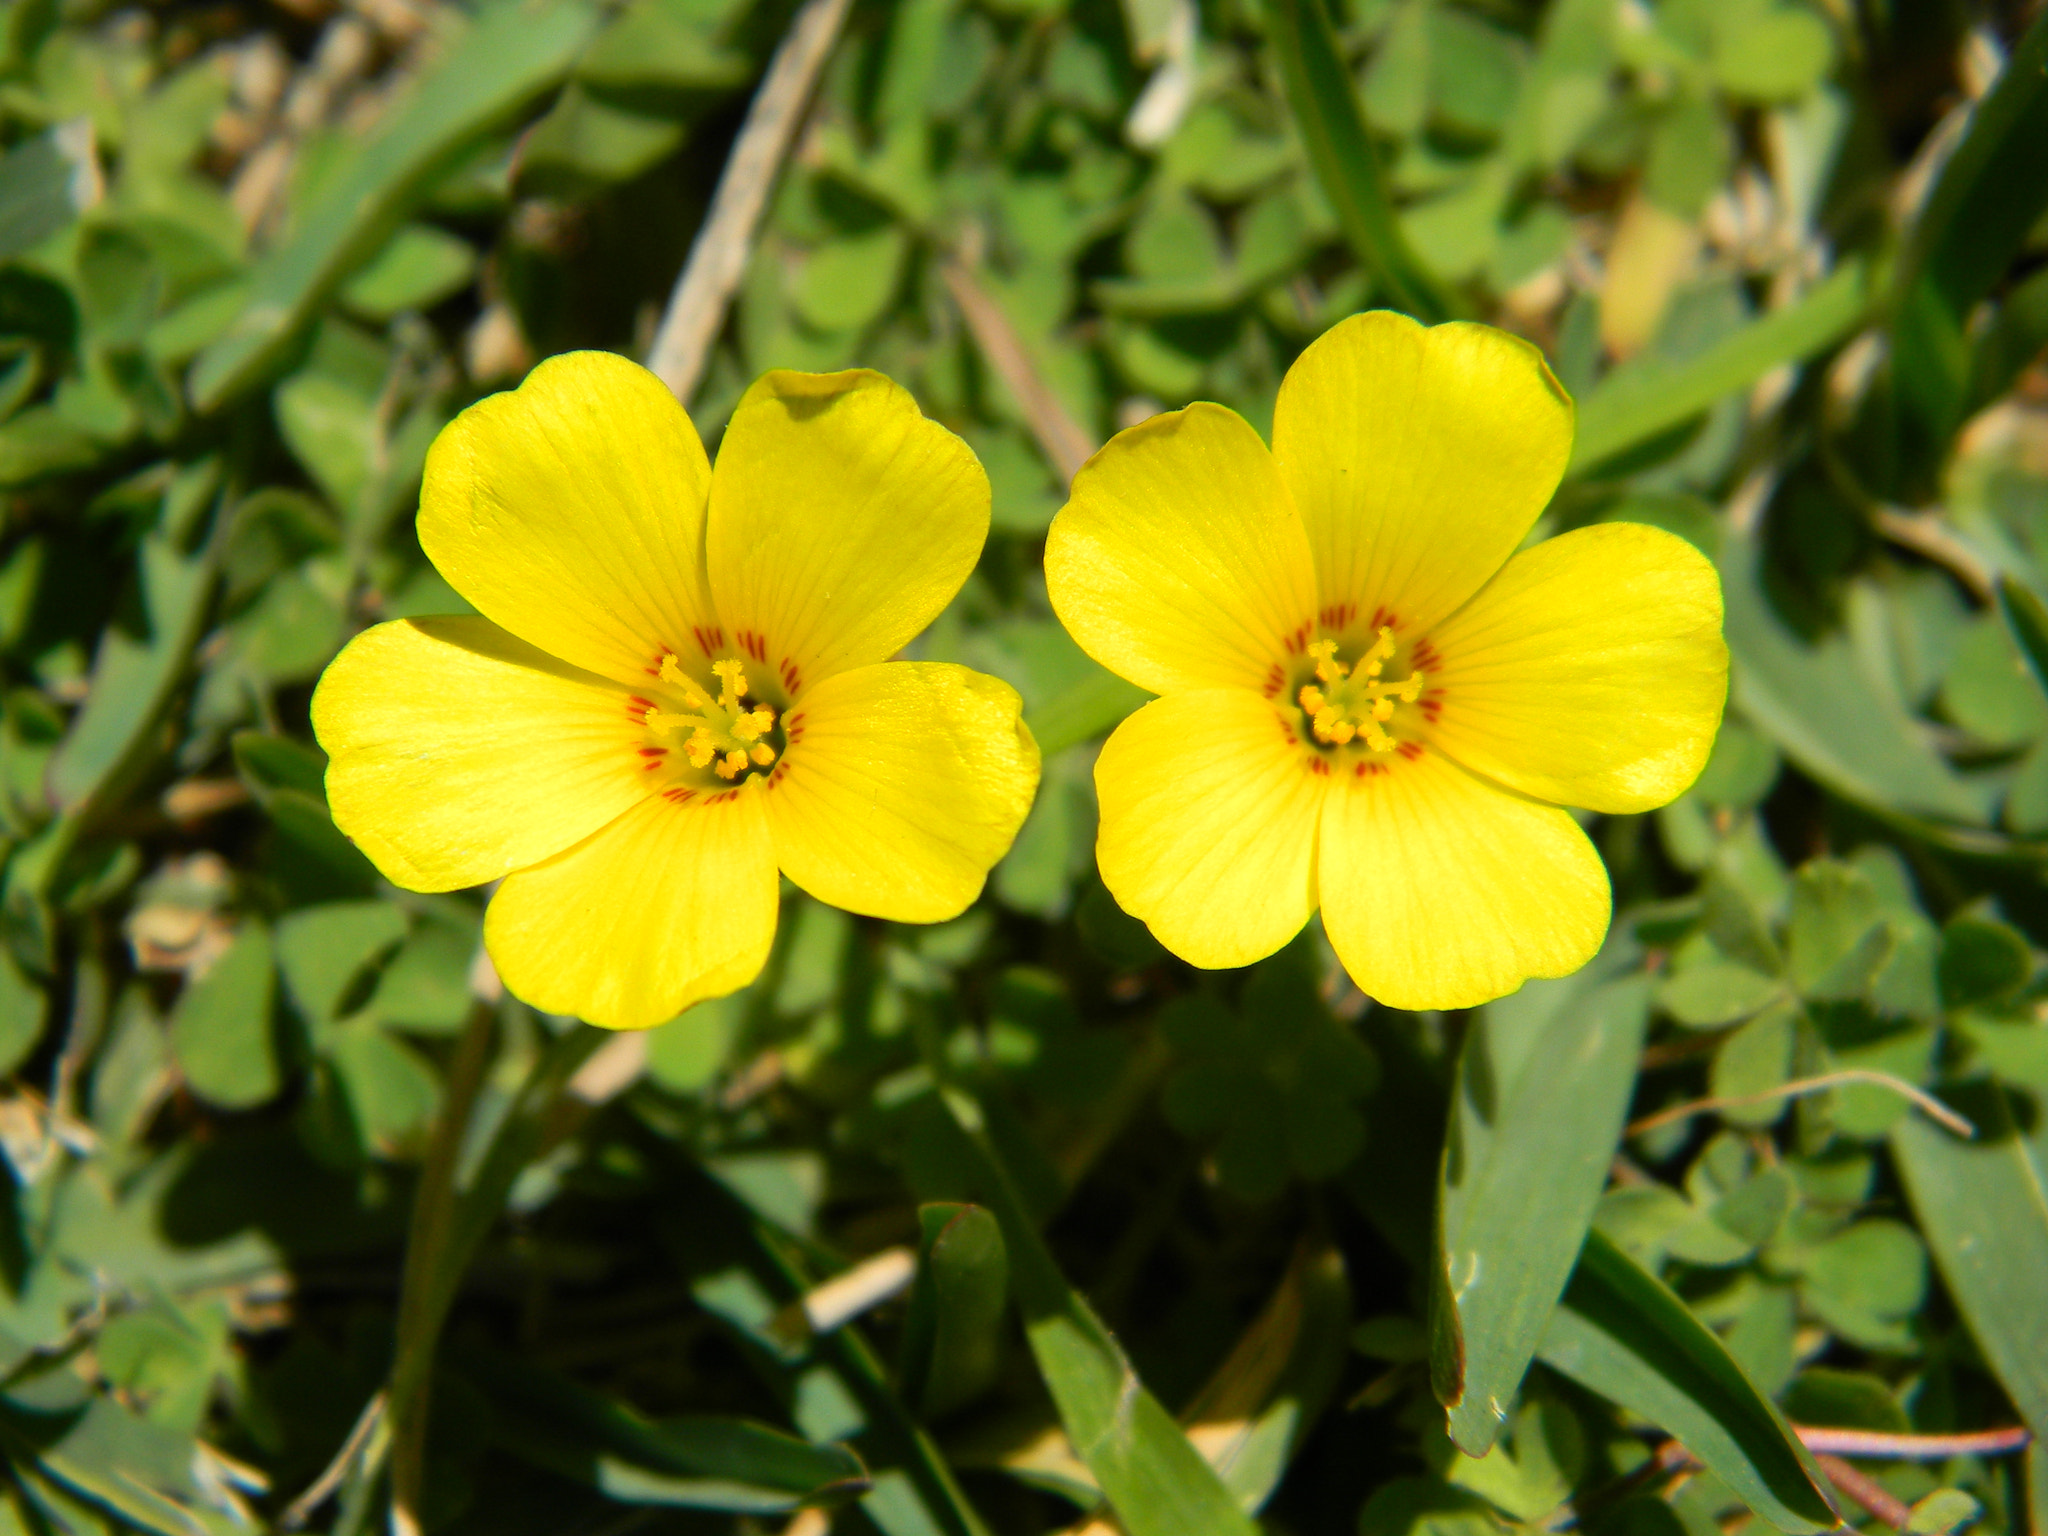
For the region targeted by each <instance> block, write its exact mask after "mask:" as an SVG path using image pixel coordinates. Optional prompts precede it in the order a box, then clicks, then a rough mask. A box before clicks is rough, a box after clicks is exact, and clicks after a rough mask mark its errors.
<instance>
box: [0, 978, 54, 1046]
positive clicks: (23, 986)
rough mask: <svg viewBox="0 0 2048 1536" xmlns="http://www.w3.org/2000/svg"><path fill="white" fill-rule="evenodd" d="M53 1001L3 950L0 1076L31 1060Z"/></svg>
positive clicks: (0, 1001)
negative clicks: (29, 1058) (30, 1056)
mask: <svg viewBox="0 0 2048 1536" xmlns="http://www.w3.org/2000/svg"><path fill="white" fill-rule="evenodd" d="M49 1008H50V1001H49V999H48V998H47V997H46V996H44V994H43V989H42V988H41V987H39V986H37V985H36V984H35V982H34V981H33V980H31V979H30V978H29V976H28V975H27V973H26V972H24V971H23V970H22V968H21V966H20V965H19V963H17V962H16V960H15V958H14V956H13V955H11V954H9V953H8V952H7V951H6V950H5V949H0V1077H7V1076H10V1075H12V1074H13V1073H14V1072H15V1071H16V1070H17V1069H19V1068H20V1066H21V1064H22V1063H23V1062H24V1061H26V1060H28V1057H29V1053H30V1052H32V1051H33V1050H35V1048H36V1042H37V1041H38V1040H40V1039H41V1038H42V1036H43V1020H44V1018H45V1017H46V1016H47V1014H48V1013H49Z"/></svg>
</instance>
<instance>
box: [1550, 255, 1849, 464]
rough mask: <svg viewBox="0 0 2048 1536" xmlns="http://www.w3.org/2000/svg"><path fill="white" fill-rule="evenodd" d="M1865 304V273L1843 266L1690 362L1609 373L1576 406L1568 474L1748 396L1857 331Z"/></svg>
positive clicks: (1641, 364)
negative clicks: (1787, 366)
mask: <svg viewBox="0 0 2048 1536" xmlns="http://www.w3.org/2000/svg"><path fill="white" fill-rule="evenodd" d="M1870 303H1871V294H1870V279H1869V272H1868V269H1867V268H1866V267H1865V266H1864V264H1863V263H1862V262H1861V261H1858V260H1850V261H1846V262H1844V263H1843V264H1842V265H1841V267H1839V268H1838V269H1837V270H1836V271H1835V272H1834V273H1833V274H1832V275H1831V276H1830V277H1828V278H1827V279H1826V281H1824V282H1822V283H1821V284H1820V285H1819V286H1818V287H1816V288H1815V289H1814V290H1813V291H1812V292H1810V293H1808V294H1807V295H1805V296H1804V297H1803V298H1800V299H1798V300H1796V301H1795V302H1793V303H1791V304H1788V305H1787V306H1786V307H1785V308H1783V309H1778V310H1773V311H1771V312H1770V313H1769V314H1767V315H1763V316H1761V317H1759V318H1757V319H1755V320H1752V321H1750V322H1749V323H1748V324H1747V325H1745V326H1743V327H1742V329H1740V330H1739V331H1737V332H1735V334H1734V335H1732V336H1728V337H1725V338H1724V339H1722V340H1720V341H1718V342H1716V343H1714V344H1713V345H1712V346H1710V347H1708V348H1707V349H1706V350H1705V351H1704V352H1701V353H1699V354H1697V355H1696V356H1693V357H1689V358H1687V359H1686V360H1685V361H1683V362H1675V363H1674V362H1667V361H1664V360H1662V359H1658V358H1652V357H1645V358H1642V359H1640V360H1638V361H1636V362H1633V363H1630V364H1628V365H1627V366H1625V367H1620V368H1616V369H1615V370H1614V371H1613V372H1611V373H1610V374H1608V375H1607V377H1606V378H1604V379H1602V380H1601V381H1600V383H1599V385H1598V386H1597V387H1596V388H1595V389H1594V390H1593V391H1592V392H1591V393H1590V394H1587V395H1586V396H1585V397H1584V398H1582V399H1581V400H1580V401H1579V418H1578V435H1577V437H1576V438H1575V439H1574V440H1573V443H1572V460H1571V468H1570V469H1569V470H1568V471H1567V474H1569V475H1583V474H1586V473H1588V472H1590V471H1592V470H1596V469H1598V468H1600V466H1601V465H1602V464H1604V463H1605V462H1606V461H1607V460H1609V459H1612V458H1614V457H1615V456H1616V455H1618V454H1621V453H1624V452H1626V451H1627V450H1629V449H1631V448H1635V447H1639V446H1640V445H1642V444H1643V443H1646V442H1648V441H1650V439H1652V438H1654V437H1656V436H1658V435H1659V434H1661V433H1664V432H1668V431H1670V430H1671V429H1672V428H1673V427H1676V426H1679V425H1681V424H1682V423H1684V422H1686V421H1689V420H1690V419H1691V418H1693V417H1694V416H1697V415H1699V414H1700V412H1702V411H1704V410H1706V409H1707V407H1708V406H1710V405H1712V404H1714V402H1715V401H1717V400H1720V399H1723V398H1724V397H1726V396H1728V395H1732V394H1734V393H1735V392H1736V391H1738V390H1743V389H1747V388H1749V386H1750V385H1752V384H1754V383H1755V382H1756V381H1757V380H1758V379H1760V378H1762V377H1763V376H1764V375H1765V374H1767V373H1769V372H1770V371H1771V370H1772V369H1773V368H1776V367H1778V366H1780V365H1781V364H1784V363H1796V362H1800V361H1802V360H1804V359H1806V358H1809V357H1811V356H1813V355H1814V354H1815V353H1816V352H1821V351H1825V350H1826V349H1827V348H1828V347H1831V346H1833V345H1834V344H1835V343H1836V342H1838V341H1841V340H1842V339H1843V338H1844V337H1846V336H1848V334H1849V333H1850V332H1851V331H1853V330H1855V329H1856V327H1857V326H1858V325H1860V324H1861V323H1862V321H1863V319H1864V317H1865V316H1866V315H1867V314H1868V312H1869V309H1870Z"/></svg>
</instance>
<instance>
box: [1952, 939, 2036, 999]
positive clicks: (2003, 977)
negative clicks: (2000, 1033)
mask: <svg viewBox="0 0 2048 1536" xmlns="http://www.w3.org/2000/svg"><path fill="white" fill-rule="evenodd" d="M1940 965H1941V970H1940V975H1941V1001H1942V1006H1944V1007H1946V1008H1971V1007H1975V1006H1976V1005H1978V1004H1980V1003H1989V1002H1995V1001H1996V1000H1997V999H1999V998H2002V997H2007V996H2010V995H2011V994H2012V993H2014V992H2017V991H2018V990H2019V989H2020V988H2021V987H2022V986H2024V985H2025V984H2026V980H2027V978H2028V977H2029V976H2031V975H2032V974H2033V972H2034V951H2033V949H2032V948H2031V947H2030V946H2029V945H2028V943H2027V940H2026V935H2024V934H2022V933H2021V932H2019V930H2018V929H2016V928H2011V927H2008V926H2007V925H2006V924H2004V923H1998V922H1993V921H1991V920H1990V919H1989V918H1982V917H1956V918H1951V919H1950V920H1949V922H1948V924H1947V926H1945V927H1944V928H1943V929H1942V930H1941V962H1940Z"/></svg>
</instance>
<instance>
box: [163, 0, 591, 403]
mask: <svg viewBox="0 0 2048 1536" xmlns="http://www.w3.org/2000/svg"><path fill="white" fill-rule="evenodd" d="M596 20H597V18H596V14H595V12H594V11H593V10H592V9H591V8H590V7H589V6H588V5H585V4H583V3H582V0H555V3H554V4H550V5H545V6H541V7H538V8H529V7H527V6H525V5H519V4H511V3H501V4H499V5H496V6H494V7H493V8H491V9H490V10H488V11H486V12H485V13H484V14H483V15H482V16H481V17H479V19H478V20H477V21H476V22H475V23H474V24H473V25H472V26H471V27H470V29H469V30H468V31H467V32H466V33H464V34H463V36H462V37H461V39H460V40H459V41H457V42H456V44H455V45H454V46H453V47H452V48H450V49H449V50H448V52H447V54H446V56H445V57H444V58H443V59H442V61H441V63H440V65H439V67H438V68H436V69H434V70H433V71H432V72H431V73H430V74H428V75H427V76H426V77H425V78H424V79H423V80H421V81H420V82H419V84H418V86H417V87H416V88H415V89H414V91H413V93H412V94H411V95H410V96H409V97H408V98H407V99H406V101H405V102H404V104H403V105H402V106H400V107H399V108H398V109H397V110H396V111H395V112H394V113H393V114H392V116H391V117H390V119H389V120H388V122H387V123H386V125H385V126H384V127H382V128H381V130H380V131H379V132H377V133H376V134H375V135H374V136H373V137H372V138H370V139H369V140H368V141H367V142H365V143H364V144H362V145H361V146H360V148H358V149H357V150H356V151H355V152H354V153H353V154H352V155H351V156H350V158H349V160H348V162H347V164H346V165H345V166H344V167H343V168H342V169H341V170H340V171H339V172H337V174H335V175H334V176H333V177H332V178H330V179H329V180H328V182H327V184H326V185H325V187H324V188H323V189H322V191H321V195H320V197H319V199H318V201H317V202H316V203H315V204H314V206H312V207H311V208H308V209H307V210H306V211H305V214H304V216H303V217H302V218H301V219H300V220H299V221H298V224H297V228H296V230H295V231H294V233H293V235H292V237H291V239H290V240H288V241H287V242H286V243H285V244H284V245H282V246H280V247H279V248H278V249H277V250H276V251H275V252H274V253H272V254H271V255H269V256H267V257H265V258H264V259H263V261H262V262H261V263H259V264H258V266H257V267H256V269H255V272H254V274H253V282H252V287H251V292H250V296H249V304H248V307H247V308H246V309H245V310H244V311H243V312H242V315H241V318H240V319H239V320H237V321H236V322H235V325H234V327H233V329H231V330H230V331H229V332H228V333H227V335H225V336H223V337H222V338H221V339H220V340H219V341H216V342H215V343H213V345H211V346H210V347H208V348H207V349H206V350H205V351H204V352H202V353H201V354H200V355H199V359H198V361H197V362H196V363H194V364H193V367H192V376H191V380H190V383H189V386H188V387H189V390H190V393H191V396H192V403H193V407H194V409H196V410H199V411H211V410H214V409H216V408H218V407H219V406H220V405H222V404H223V403H225V402H226V401H227V400H229V399H231V398H232V397H234V396H235V395H238V394H240V393H242V392H243V391H244V390H247V389H251V388H253V387H255V386H256V385H258V384H260V383H262V382H263V381H264V379H265V378H267V377H268V376H269V375H270V374H271V373H273V372H274V371H275V370H276V369H277V368H278V367H279V365H281V364H282V363H283V362H284V361H285V359H286V357H287V356H288V355H289V352H290V348H291V345H292V343H293V341H294V340H296V339H297V337H298V335H299V333H300V332H301V331H302V330H303V329H304V327H305V326H306V325H307V323H308V322H310V321H311V320H312V318H313V316H314V314H315V313H316V312H317V310H318V308H319V306H320V305H321V304H322V303H323V302H324V301H325V300H326V299H327V298H328V297H329V296H330V295H331V294H333V293H334V292H335V290H336V289H337V288H339V287H340V286H341V285H342V284H343V283H345V282H346V281H347V280H348V279H349V278H350V277H351V276H352V275H353V274H354V273H356V272H357V271H358V270H360V269H361V268H362V267H363V266H364V264H365V263H367V262H368V261H369V260H370V259H371V258H372V257H374V256H375V255H376V254H377V253H378V252H379V251H380V250H382V249H383V247H384V243H385V241H386V240H387V239H389V238H390V236H391V233H392V231H393V230H394V229H396V228H397V227H398V225H399V223H400V222H401V221H402V220H403V219H404V218H405V216H406V214H407V213H408V212H410V211H411V209H412V208H413V207H414V206H415V205H416V204H417V203H418V202H419V200H420V199H421V198H422V197H423V196H425V194H426V192H427V191H428V189H429V188H430V187H431V186H432V185H433V183H434V182H435V180H436V179H437V178H439V177H440V176H442V175H444V174H445V173H446V172H447V171H448V170H450V169H451V168H452V167H453V166H454V164H455V163H456V162H457V161H458V160H459V159H460V157H461V156H462V155H463V154H464V153H465V152H466V151H467V150H468V149H469V148H470V146H471V145H473V144H474V143H476V141H477V140H478V139H479V138H481V137H482V136H483V135H484V134H485V133H487V132H489V131H490V130H491V129H492V128H494V127H496V126H497V125H498V124H499V123H501V122H503V121H504V120H505V119H506V118H508V117H510V116H511V115H512V114H514V113H515V112H517V111H518V110H519V108H520V107H522V106H523V105H525V104H526V103H527V102H529V101H531V100H532V99H533V98H534V97H536V96H538V95H539V94H540V93H541V92H543V91H545V90H547V89H548V88H549V87H550V86H551V85H553V84H554V83H555V82H557V81H558V80H560V79H561V78H562V76H563V75H564V74H566V73H567V72H568V70H569V67H570V65H571V64H572V63H573V62H574V60H575V58H576V55H577V53H578V51H579V50H580V49H581V48H582V46H583V44H584V42H585V41H586V40H587V39H588V38H589V36H590V34H591V32H592V30H593V29H594V27H595V25H596Z"/></svg>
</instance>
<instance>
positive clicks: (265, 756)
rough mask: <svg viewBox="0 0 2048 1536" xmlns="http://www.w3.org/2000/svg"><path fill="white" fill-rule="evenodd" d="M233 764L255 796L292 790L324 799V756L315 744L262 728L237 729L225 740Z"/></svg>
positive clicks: (320, 799)
mask: <svg viewBox="0 0 2048 1536" xmlns="http://www.w3.org/2000/svg"><path fill="white" fill-rule="evenodd" d="M229 746H230V747H231V748H232V750H233V752H234V754H235V767H236V768H237V769H239V770H240V771H241V775H242V781H243V782H244V783H246V784H247V785H248V786H249V789H250V792H251V793H253V794H254V795H255V796H256V798H257V799H258V800H263V799H267V798H268V797H269V795H270V793H271V792H272V791H273V790H279V789H288V790H295V791H297V792H298V793H299V794H302V795H310V796H312V797H313V798H314V799H316V800H318V801H320V802H321V803H322V804H323V805H324V804H326V802H327V789H326V779H327V757H326V754H325V753H323V752H321V751H319V750H318V749H317V748H314V747H309V746H307V745H306V744H305V743H303V742H298V741H293V740H292V739H291V738H290V737H289V736H271V735H266V734H265V733H264V732H262V731H237V732H235V734H234V736H233V738H232V739H231V740H230V741H229Z"/></svg>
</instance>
